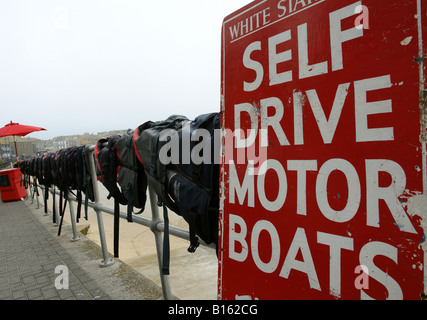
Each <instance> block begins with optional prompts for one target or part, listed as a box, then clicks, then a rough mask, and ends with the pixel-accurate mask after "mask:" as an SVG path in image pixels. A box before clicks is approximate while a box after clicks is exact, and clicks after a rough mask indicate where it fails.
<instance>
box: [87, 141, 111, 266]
mask: <svg viewBox="0 0 427 320" xmlns="http://www.w3.org/2000/svg"><path fill="white" fill-rule="evenodd" d="M93 152H94V147H93V148H92V149H91V151H90V153H89V158H90V159H91V161H89V162H90V173H91V175H92V184H93V193H94V196H95V208H94V209H95V212H96V218H97V220H98V232H99V238H100V241H101V249H102V256H103V259H102V261H101V263H100V264H99V266H100V267H101V268H105V267H109V266H111V265H113V264H114V260H113V259H111V258H110V255H109V254H108V248H107V241H106V239H105V229H104V220H103V219H102V211H100V210H98V209H97V206H100V205H101V202H100V200H99V189H98V180H97V178H96V171H95V163H94V159H93Z"/></svg>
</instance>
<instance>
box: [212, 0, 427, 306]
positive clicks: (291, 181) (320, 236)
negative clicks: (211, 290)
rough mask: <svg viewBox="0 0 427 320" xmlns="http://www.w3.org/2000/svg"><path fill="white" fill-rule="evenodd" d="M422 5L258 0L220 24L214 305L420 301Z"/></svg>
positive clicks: (385, 0) (379, 0) (425, 204)
mask: <svg viewBox="0 0 427 320" xmlns="http://www.w3.org/2000/svg"><path fill="white" fill-rule="evenodd" d="M426 10H427V8H426V7H422V6H421V1H420V0H418V1H417V0H406V1H390V0H363V1H355V0H317V1H316V0H280V1H279V0H262V1H261V0H258V1H254V2H252V3H251V4H249V5H248V6H246V7H244V8H242V9H240V10H238V11H237V12H235V13H233V14H231V15H229V16H228V17H226V18H225V20H224V23H223V30H222V111H223V119H222V120H223V121H222V129H223V136H224V137H225V139H223V145H222V147H223V148H222V150H223V154H222V164H221V187H222V188H221V204H220V205H221V206H220V231H221V232H220V235H221V238H220V251H219V261H220V264H219V288H218V297H219V298H220V299H420V298H421V295H422V294H423V293H424V292H425V284H424V283H425V281H424V278H425V276H426V271H425V261H424V257H425V254H424V252H425V250H426V249H427V244H426V237H425V221H427V220H426V216H427V209H426V208H427V196H426V194H427V193H426V188H427V183H426V180H427V178H426V151H425V142H426V140H427V139H426V138H427V132H426V123H427V115H426V114H427V106H426V103H425V99H424V96H423V92H424V74H423V61H424V57H423V52H426V50H423V44H422V43H423V42H422V34H423V33H424V34H427V28H426V27H424V26H422V21H421V19H425V17H426ZM424 25H425V24H424ZM423 29H424V30H423Z"/></svg>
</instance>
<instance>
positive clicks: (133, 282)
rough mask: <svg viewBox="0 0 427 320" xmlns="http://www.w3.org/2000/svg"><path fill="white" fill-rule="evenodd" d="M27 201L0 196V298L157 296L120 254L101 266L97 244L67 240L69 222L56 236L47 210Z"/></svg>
mask: <svg viewBox="0 0 427 320" xmlns="http://www.w3.org/2000/svg"><path fill="white" fill-rule="evenodd" d="M30 202H31V201H30V200H26V201H14V202H7V203H4V202H0V300H111V299H114V300H120V299H138V300H140V299H141V300H142V299H144V300H152V299H162V294H161V289H160V288H159V287H158V286H156V285H155V284H154V283H152V282H151V281H150V280H148V279H146V278H145V277H144V276H143V275H141V274H139V273H137V272H136V271H134V270H133V269H132V268H130V267H129V266H127V265H126V264H124V263H122V262H121V261H120V260H116V262H115V263H114V265H113V266H111V267H108V268H100V267H99V263H100V261H101V260H100V257H101V254H100V248H99V247H98V246H96V245H95V244H93V242H91V241H89V240H88V239H86V238H85V237H84V236H82V239H81V240H79V241H77V242H71V241H70V239H71V237H72V233H71V228H70V226H64V227H63V231H62V234H61V236H60V237H58V236H57V235H56V232H57V227H56V226H54V225H53V223H52V217H51V215H49V216H44V215H43V210H42V209H34V207H35V205H31V204H30ZM64 270H65V271H64ZM66 271H68V276H67V272H66ZM67 284H68V287H67V286H66V285H67Z"/></svg>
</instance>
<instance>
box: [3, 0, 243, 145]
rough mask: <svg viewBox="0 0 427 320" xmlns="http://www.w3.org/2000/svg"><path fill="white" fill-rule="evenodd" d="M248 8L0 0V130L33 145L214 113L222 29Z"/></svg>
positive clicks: (223, 2)
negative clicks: (32, 129)
mask: <svg viewBox="0 0 427 320" xmlns="http://www.w3.org/2000/svg"><path fill="white" fill-rule="evenodd" d="M250 2H251V1H250V0H179V1H178V0H162V1H159V0H152V1H147V0H0V127H1V126H3V125H5V124H7V123H8V122H9V121H10V120H12V121H14V122H19V123H22V124H27V125H35V126H41V127H44V128H46V129H47V131H44V132H38V133H32V134H30V135H29V136H31V137H34V138H39V139H51V138H53V137H55V136H59V135H71V134H78V133H84V132H89V133H96V132H99V131H107V130H114V129H127V128H132V129H134V128H136V127H137V126H138V125H140V124H142V123H144V122H145V121H147V120H153V121H157V120H163V119H165V118H166V117H168V116H169V115H171V114H183V115H185V116H187V117H188V118H190V119H192V118H194V117H196V116H197V115H199V114H203V113H208V112H216V111H219V108H220V105H219V100H220V72H221V70H220V69H221V64H220V58H221V25H222V21H223V19H224V18H225V17H226V16H227V15H228V14H230V13H232V12H234V11H235V10H237V9H239V8H241V7H243V6H244V5H246V4H248V3H250Z"/></svg>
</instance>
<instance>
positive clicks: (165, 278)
mask: <svg viewBox="0 0 427 320" xmlns="http://www.w3.org/2000/svg"><path fill="white" fill-rule="evenodd" d="M148 192H149V195H150V204H151V214H152V220H151V228H150V229H151V231H152V232H153V233H154V239H155V241H156V251H157V261H158V264H159V274H160V282H161V284H162V291H163V299H165V300H172V291H171V286H170V282H169V275H165V274H163V272H162V265H163V239H162V232H161V231H159V230H158V229H157V225H158V223H159V222H161V220H160V215H159V207H158V206H157V197H156V193H155V192H154V190H153V189H152V188H151V187H150V186H149V187H148Z"/></svg>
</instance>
